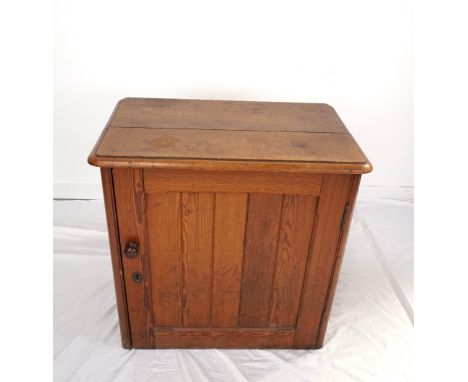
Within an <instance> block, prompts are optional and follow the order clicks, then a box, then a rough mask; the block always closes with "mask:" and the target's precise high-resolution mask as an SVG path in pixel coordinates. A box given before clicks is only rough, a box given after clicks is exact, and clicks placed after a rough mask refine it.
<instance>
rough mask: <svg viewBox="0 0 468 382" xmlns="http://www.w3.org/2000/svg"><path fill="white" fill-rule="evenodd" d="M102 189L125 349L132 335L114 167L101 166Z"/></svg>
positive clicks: (130, 343)
mask: <svg viewBox="0 0 468 382" xmlns="http://www.w3.org/2000/svg"><path fill="white" fill-rule="evenodd" d="M101 180H102V190H103V193H104V205H105V209H106V219H107V231H108V234H109V244H110V251H111V259H112V271H113V273H114V287H115V296H116V301H117V312H118V315H119V325H120V336H121V338H122V346H123V347H124V348H125V349H131V348H132V340H131V336H130V324H129V319H128V310H127V299H126V295H125V282H124V276H123V268H122V258H121V256H120V245H119V232H118V227H117V217H116V214H115V200H114V187H113V182H112V169H109V168H101Z"/></svg>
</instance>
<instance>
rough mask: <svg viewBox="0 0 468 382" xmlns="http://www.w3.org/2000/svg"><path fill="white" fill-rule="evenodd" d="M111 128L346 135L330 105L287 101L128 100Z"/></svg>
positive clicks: (122, 105)
mask: <svg viewBox="0 0 468 382" xmlns="http://www.w3.org/2000/svg"><path fill="white" fill-rule="evenodd" d="M111 126H112V127H145V128H158V129H161V128H164V129H196V130H238V131H242V130H243V131H305V132H311V133H347V130H346V128H345V126H344V125H343V123H342V122H341V120H340V119H339V118H337V116H336V112H335V111H334V110H333V108H332V107H330V106H329V105H326V104H320V103H315V104H314V103H288V102H246V101H208V100H178V99H150V98H146V99H145V98H127V99H125V100H124V101H123V102H121V104H120V107H119V108H118V110H117V112H116V114H115V116H114V118H113V119H112V123H111Z"/></svg>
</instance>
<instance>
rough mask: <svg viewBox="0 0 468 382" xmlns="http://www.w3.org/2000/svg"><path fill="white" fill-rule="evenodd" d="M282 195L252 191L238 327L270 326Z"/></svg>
mask: <svg viewBox="0 0 468 382" xmlns="http://www.w3.org/2000/svg"><path fill="white" fill-rule="evenodd" d="M282 203H283V195H268V194H249V204H248V213H247V228H246V233H245V235H246V236H245V252H244V266H243V275H242V292H241V303H240V317H239V326H240V327H244V328H255V327H257V328H258V327H263V328H264V327H267V321H268V314H269V310H270V302H271V292H272V286H273V276H274V269H275V263H276V252H277V247H278V233H279V227H280V219H281V207H282Z"/></svg>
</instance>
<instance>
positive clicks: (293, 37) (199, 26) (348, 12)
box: [54, 0, 413, 198]
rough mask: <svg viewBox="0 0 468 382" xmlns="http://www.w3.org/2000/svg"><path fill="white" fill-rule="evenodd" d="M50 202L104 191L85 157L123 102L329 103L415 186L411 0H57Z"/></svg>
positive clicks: (375, 155) (372, 151) (377, 180)
mask: <svg viewBox="0 0 468 382" xmlns="http://www.w3.org/2000/svg"><path fill="white" fill-rule="evenodd" d="M55 19H56V23H55V65H54V77H55V81H54V89H55V90H54V104H55V108H54V197H56V198H102V194H101V189H100V178H99V171H98V169H97V168H94V167H91V166H89V165H88V164H87V162H86V159H87V156H88V154H89V152H90V151H91V149H92V147H93V145H94V143H95V141H96V140H97V138H98V136H99V133H100V131H101V130H102V128H103V127H104V125H105V123H106V121H107V118H108V117H109V115H110V113H111V111H112V109H113V107H114V105H115V103H116V102H117V101H118V100H119V99H121V98H124V97H130V96H133V97H138V96H141V97H164V98H199V99H231V100H258V101H289V102H295V101H297V102H326V103H329V104H331V105H332V106H334V107H335V109H336V110H337V112H338V113H339V115H340V116H341V118H342V119H343V121H344V123H345V124H346V125H347V127H348V128H349V129H350V131H351V133H352V134H353V135H354V136H355V137H356V139H357V140H358V142H359V144H360V145H361V147H362V148H363V150H364V151H365V153H366V154H367V156H368V157H369V159H370V160H371V162H372V163H373V165H374V171H373V172H372V173H371V174H369V175H366V176H364V177H363V182H362V185H363V186H379V187H408V186H409V187H412V186H413V129H412V114H413V105H412V96H413V94H412V76H413V73H412V44H411V33H412V32H411V30H412V29H411V27H412V25H411V23H412V15H411V9H410V6H409V4H408V2H407V1H402V0H393V1H376V0H374V1H359V0H358V1H353V2H350V1H336V0H333V1H326V2H324V1H320V2H318V1H293V0H288V1H271V0H270V1H245V2H244V1H239V0H238V1H232V2H229V3H227V2H221V1H196V2H194V1H167V2H162V1H159V2H158V1H151V0H148V1H144V0H132V1H116V0H113V1H109V0H100V1H90V0H81V1H72V0H60V1H56V12H55Z"/></svg>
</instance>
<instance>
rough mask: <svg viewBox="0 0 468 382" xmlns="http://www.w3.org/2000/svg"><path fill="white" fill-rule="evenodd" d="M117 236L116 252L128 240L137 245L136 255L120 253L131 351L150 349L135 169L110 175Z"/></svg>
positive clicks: (140, 189) (149, 314) (141, 211)
mask: <svg viewBox="0 0 468 382" xmlns="http://www.w3.org/2000/svg"><path fill="white" fill-rule="evenodd" d="M112 175H113V181H114V186H115V188H116V190H118V192H116V193H115V203H116V208H117V219H118V226H119V233H120V249H121V251H122V249H124V248H125V246H126V244H127V243H128V242H130V241H133V242H137V243H139V246H140V247H139V251H138V252H139V255H138V256H137V257H136V258H134V259H129V258H127V257H125V256H124V255H123V253H122V254H121V258H122V263H123V270H124V279H125V291H126V295H127V306H128V313H129V319H130V329H131V333H132V345H133V347H134V348H138V349H145V348H151V347H153V346H154V336H153V329H152V328H153V319H152V309H151V306H152V303H151V295H150V292H149V288H150V285H151V281H150V272H149V261H148V258H147V256H146V242H145V239H146V232H145V225H146V222H145V220H146V218H145V215H144V213H145V206H144V192H143V188H144V185H143V174H142V170H139V169H135V170H133V169H114V170H113V172H112ZM134 272H140V273H141V274H142V275H143V281H142V282H141V283H136V282H134V281H133V280H132V274H133V273H134Z"/></svg>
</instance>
